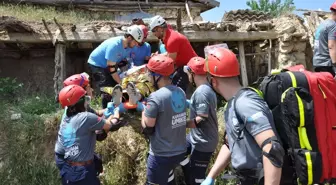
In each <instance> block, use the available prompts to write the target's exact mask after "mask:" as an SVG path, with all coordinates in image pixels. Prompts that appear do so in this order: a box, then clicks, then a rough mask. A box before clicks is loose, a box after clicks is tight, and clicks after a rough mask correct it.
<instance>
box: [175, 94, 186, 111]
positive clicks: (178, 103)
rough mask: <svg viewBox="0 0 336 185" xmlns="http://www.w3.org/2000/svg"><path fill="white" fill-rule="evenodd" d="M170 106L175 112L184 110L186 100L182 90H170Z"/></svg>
mask: <svg viewBox="0 0 336 185" xmlns="http://www.w3.org/2000/svg"><path fill="white" fill-rule="evenodd" d="M171 106H172V108H173V110H174V112H175V113H181V112H183V111H185V107H186V100H185V98H184V94H183V92H182V91H179V90H174V91H173V92H172V98H171Z"/></svg>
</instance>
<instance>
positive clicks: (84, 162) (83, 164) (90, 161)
mask: <svg viewBox="0 0 336 185" xmlns="http://www.w3.org/2000/svg"><path fill="white" fill-rule="evenodd" d="M92 162H93V159H91V160H88V161H83V162H73V161H67V163H68V164H70V165H71V166H85V165H89V164H92Z"/></svg>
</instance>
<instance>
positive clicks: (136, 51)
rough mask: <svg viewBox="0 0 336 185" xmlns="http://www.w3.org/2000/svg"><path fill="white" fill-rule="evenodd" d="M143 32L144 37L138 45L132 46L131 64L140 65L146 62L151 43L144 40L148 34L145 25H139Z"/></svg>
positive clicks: (150, 51)
mask: <svg viewBox="0 0 336 185" xmlns="http://www.w3.org/2000/svg"><path fill="white" fill-rule="evenodd" d="M139 26H140V28H141V29H142V31H143V33H144V38H143V40H142V42H141V43H139V46H136V47H134V48H132V58H133V64H132V66H141V65H143V64H145V63H147V62H148V60H149V58H150V56H151V54H152V49H151V45H150V44H149V43H148V42H146V38H147V36H148V28H147V27H146V26H145V25H139Z"/></svg>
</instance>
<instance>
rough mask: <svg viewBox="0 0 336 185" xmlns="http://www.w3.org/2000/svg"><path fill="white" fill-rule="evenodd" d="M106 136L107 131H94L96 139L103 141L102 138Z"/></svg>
mask: <svg viewBox="0 0 336 185" xmlns="http://www.w3.org/2000/svg"><path fill="white" fill-rule="evenodd" d="M106 137H107V133H106V132H105V130H97V131H96V140H97V141H103V140H104V139H106Z"/></svg>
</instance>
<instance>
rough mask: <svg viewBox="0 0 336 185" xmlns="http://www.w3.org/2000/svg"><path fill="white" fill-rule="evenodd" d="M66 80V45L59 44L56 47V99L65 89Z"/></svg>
mask: <svg viewBox="0 0 336 185" xmlns="http://www.w3.org/2000/svg"><path fill="white" fill-rule="evenodd" d="M65 78H66V46H65V44H60V43H57V44H56V47H55V75H54V90H55V95H56V96H55V97H57V94H58V93H59V92H60V90H61V89H62V87H63V81H64V80H65Z"/></svg>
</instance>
